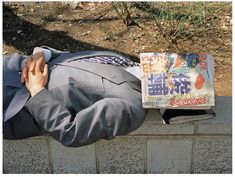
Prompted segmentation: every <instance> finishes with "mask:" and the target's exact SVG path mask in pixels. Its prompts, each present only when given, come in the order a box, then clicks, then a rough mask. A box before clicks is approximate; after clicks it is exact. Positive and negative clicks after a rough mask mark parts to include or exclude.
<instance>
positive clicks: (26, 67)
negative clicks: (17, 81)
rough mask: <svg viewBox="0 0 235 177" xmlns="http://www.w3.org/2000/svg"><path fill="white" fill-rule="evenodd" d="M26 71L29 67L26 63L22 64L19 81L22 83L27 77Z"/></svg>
mask: <svg viewBox="0 0 235 177" xmlns="http://www.w3.org/2000/svg"><path fill="white" fill-rule="evenodd" d="M28 71H29V68H28V66H27V65H25V66H24V68H23V70H22V73H21V82H22V83H24V82H25V79H26V78H27V76H28Z"/></svg>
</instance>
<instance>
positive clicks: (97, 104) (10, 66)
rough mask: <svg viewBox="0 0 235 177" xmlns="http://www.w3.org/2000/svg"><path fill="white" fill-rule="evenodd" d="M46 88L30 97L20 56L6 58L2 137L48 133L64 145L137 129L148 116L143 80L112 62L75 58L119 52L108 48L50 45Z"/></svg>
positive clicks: (15, 137)
mask: <svg viewBox="0 0 235 177" xmlns="http://www.w3.org/2000/svg"><path fill="white" fill-rule="evenodd" d="M50 50H51V51H52V53H53V54H54V59H52V60H51V61H50V62H49V68H50V69H49V81H48V84H47V86H46V89H44V90H42V91H41V92H39V93H38V94H36V95H35V96H34V97H31V98H29V92H28V91H27V89H26V88H25V86H24V85H22V84H21V83H20V80H19V79H20V74H19V72H20V70H21V67H20V66H21V63H22V62H23V60H24V59H25V57H24V56H21V55H12V56H9V57H4V58H3V60H4V61H3V67H4V68H3V71H4V73H3V75H4V77H3V78H4V79H3V97H4V98H3V99H4V100H3V101H4V102H3V107H4V111H3V112H4V116H3V117H4V126H3V131H4V138H6V139H21V138H27V137H31V136H36V135H41V134H43V133H49V134H50V135H51V136H53V137H54V138H55V139H56V140H58V141H60V142H61V143H62V144H63V145H65V146H73V147H77V146H81V145H86V144H90V143H93V142H95V141H97V140H99V139H103V138H104V139H112V138H114V137H115V136H116V135H125V134H127V133H130V132H131V131H133V130H135V129H136V128H138V127H139V126H140V125H141V124H142V122H143V121H144V117H145V110H144V109H143V107H142V101H141V88H140V81H139V79H137V78H136V77H135V76H133V75H131V74H130V73H128V72H127V71H125V70H123V69H121V68H119V67H116V66H112V65H104V64H98V63H83V62H74V61H73V60H75V59H80V58H83V57H88V56H89V57H90V56H97V55H107V56H120V57H125V56H122V55H120V54H117V53H114V52H110V51H83V52H77V53H68V52H66V53H61V52H59V51H56V50H54V49H51V48H50Z"/></svg>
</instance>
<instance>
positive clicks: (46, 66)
mask: <svg viewBox="0 0 235 177" xmlns="http://www.w3.org/2000/svg"><path fill="white" fill-rule="evenodd" d="M42 74H43V76H45V77H47V76H48V65H47V64H45V65H44V69H43V73H42Z"/></svg>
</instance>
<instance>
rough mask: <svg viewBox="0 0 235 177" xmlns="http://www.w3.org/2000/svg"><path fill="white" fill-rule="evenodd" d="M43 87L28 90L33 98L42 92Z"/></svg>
mask: <svg viewBox="0 0 235 177" xmlns="http://www.w3.org/2000/svg"><path fill="white" fill-rule="evenodd" d="M44 88H45V87H38V88H32V89H30V94H31V96H32V97H33V96H34V95H36V94H37V93H38V92H40V91H41V90H43V89H44Z"/></svg>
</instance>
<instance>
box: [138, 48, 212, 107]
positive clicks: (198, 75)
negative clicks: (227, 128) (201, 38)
mask: <svg viewBox="0 0 235 177" xmlns="http://www.w3.org/2000/svg"><path fill="white" fill-rule="evenodd" d="M139 57H140V64H141V85H142V100H143V107H145V108H171V109H174V108H175V109H177V108H178V109H184V108H185V109H187V108H188V109H194V108H195V109H199V108H204V107H210V106H214V105H215V98H214V82H213V81H214V58H213V57H212V56H211V55H209V54H176V53H154V52H151V53H141V54H140V56H139Z"/></svg>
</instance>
